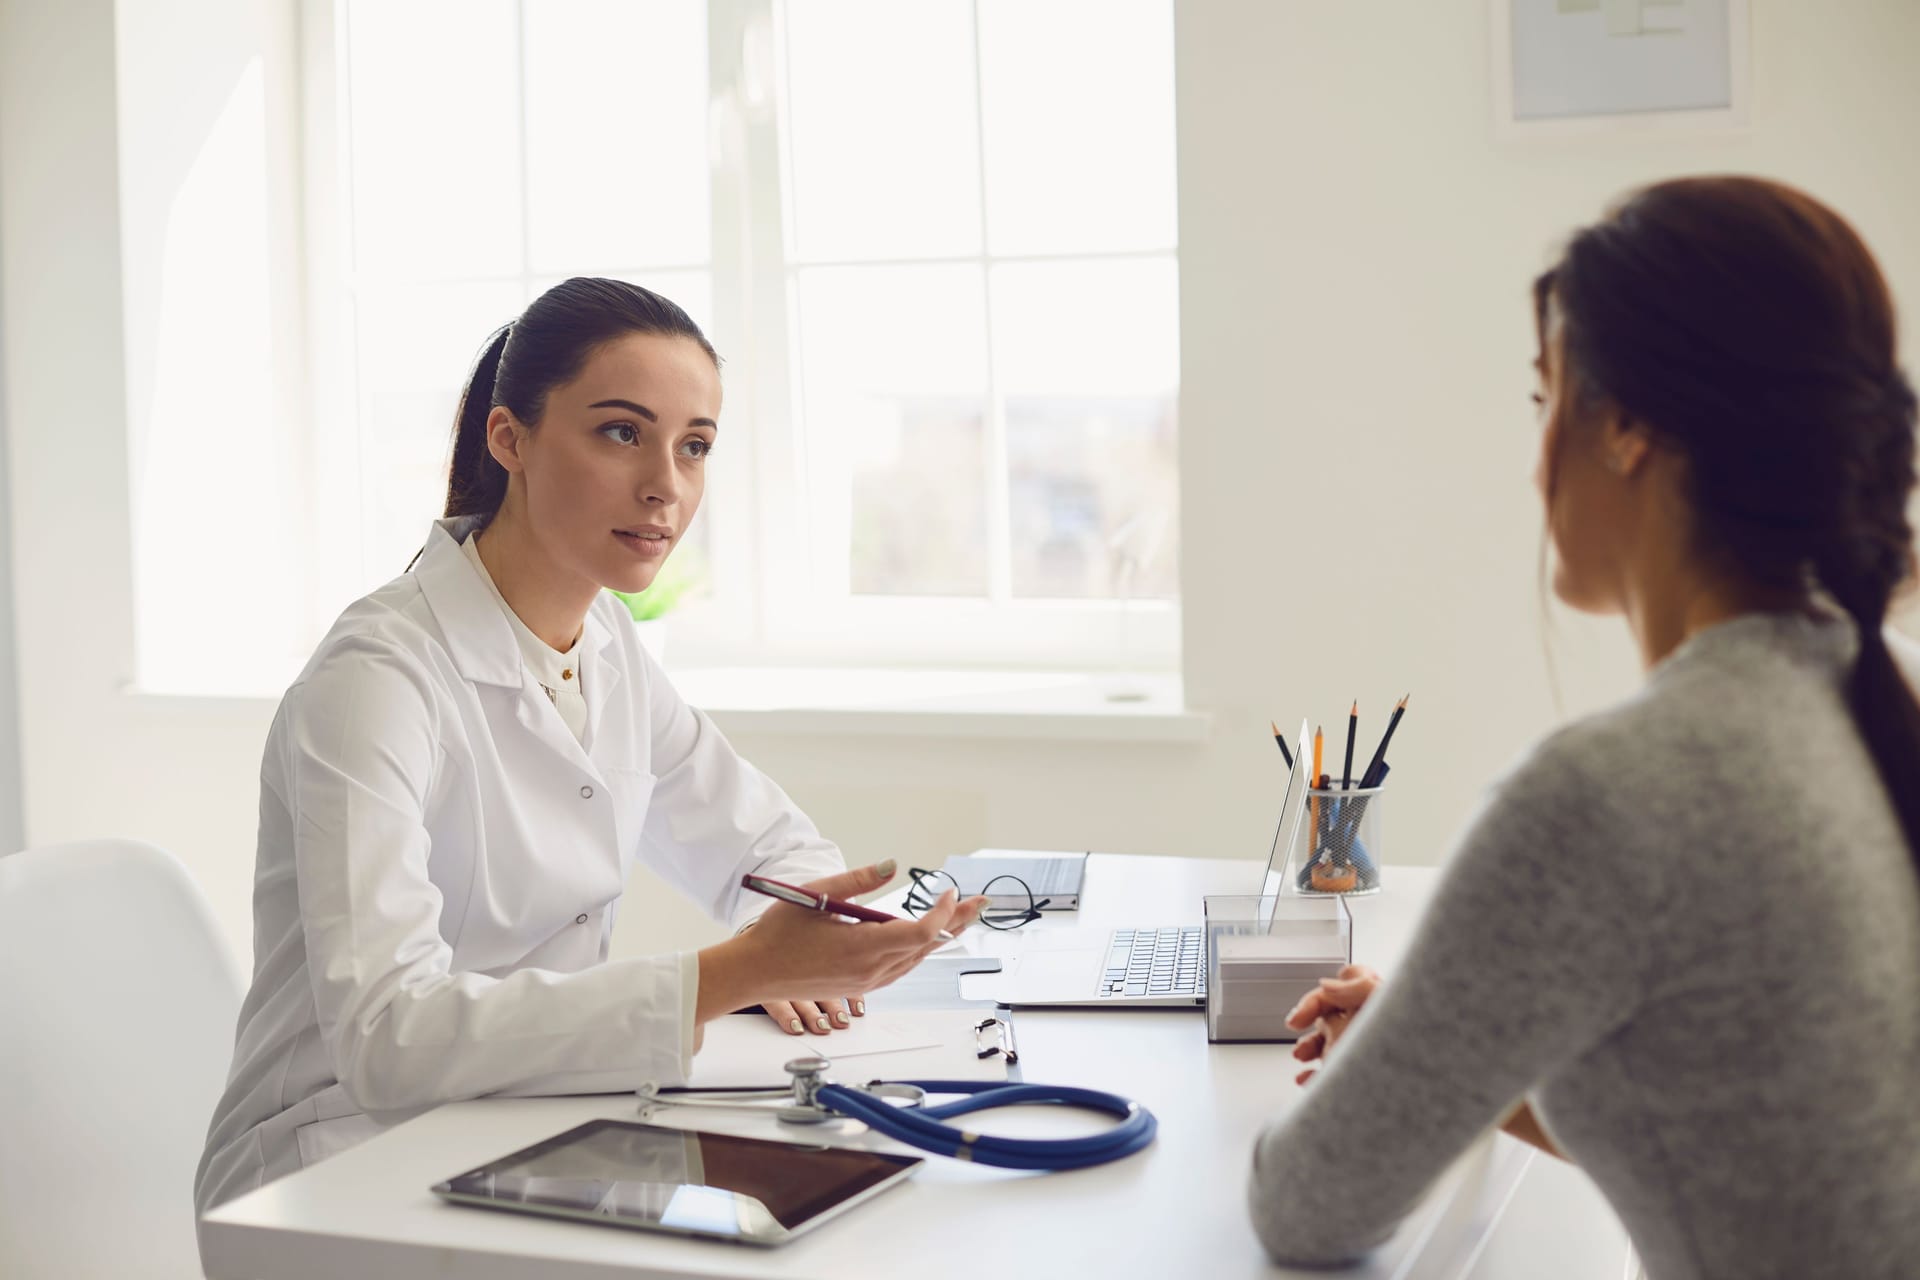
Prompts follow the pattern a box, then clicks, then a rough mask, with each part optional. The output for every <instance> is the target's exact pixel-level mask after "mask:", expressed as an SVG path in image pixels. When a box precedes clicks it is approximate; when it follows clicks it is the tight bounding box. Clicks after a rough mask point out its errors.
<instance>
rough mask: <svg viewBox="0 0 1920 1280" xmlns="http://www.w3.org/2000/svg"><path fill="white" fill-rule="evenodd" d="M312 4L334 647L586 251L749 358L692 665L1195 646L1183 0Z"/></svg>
mask: <svg viewBox="0 0 1920 1280" xmlns="http://www.w3.org/2000/svg"><path fill="white" fill-rule="evenodd" d="M304 35H305V38H304V41H303V48H304V51H305V52H304V78H305V83H304V85H303V93H302V102H303V106H304V116H305V128H304V131H303V142H302V145H303V150H304V155H305V171H306V184H305V189H306V199H307V202H306V209H305V217H304V219H303V240H304V243H305V246H306V264H307V266H306V275H307V280H306V289H307V294H308V299H309V305H308V308H307V317H308V319H307V324H306V329H307V333H306V343H307V346H308V348H309V352H308V354H309V357H310V358H309V361H308V365H307V368H308V371H309V378H308V385H309V387H310V389H311V394H310V395H309V397H308V400H309V402H310V405H311V410H312V413H313V421H312V422H311V423H310V424H307V425H306V426H305V427H304V428H303V429H302V431H301V437H302V444H301V448H302V450H303V453H304V456H305V458H306V461H305V463H304V464H303V465H304V466H305V469H306V474H307V475H308V476H309V477H310V485H311V493H310V495H308V497H307V501H306V502H305V503H304V504H296V505H301V506H302V509H301V510H299V511H296V512H294V513H292V514H291V515H290V516H289V519H290V520H293V519H301V520H305V521H306V524H307V527H306V528H304V530H303V531H302V533H301V537H302V538H303V539H304V541H305V543H306V544H307V545H310V546H311V548H312V552H311V554H310V556H309V557H308V559H307V562H306V563H305V564H304V565H303V567H302V570H301V572H303V573H304V574H306V575H307V578H308V579H310V586H309V589H307V590H305V591H303V592H302V593H300V597H301V599H303V600H304V601H307V602H309V605H308V607H309V609H310V614H311V616H308V617H305V618H302V619H300V620H299V622H298V624H297V629H298V630H300V631H301V632H302V637H301V639H302V646H304V645H306V644H310V643H311V642H312V640H313V639H314V638H317V636H318V633H319V631H320V629H321V628H322V627H324V625H325V624H326V622H327V621H328V620H329V619H330V618H331V617H332V615H333V613H334V612H336V611H337V610H338V608H340V607H341V606H342V605H344V604H345V603H346V602H347V601H349V600H350V599H352V598H353V597H354V596H356V595H358V594H361V593H363V592H365V591H366V590H369V589H370V588H371V587H373V586H374V585H377V584H378V583H380V582H382V581H385V580H386V579H387V578H389V577H391V576H392V575H393V574H395V573H397V572H399V571H400V569H401V568H403V567H404V566H405V564H406V563H407V561H408V559H409V557H411V555H412V554H413V552H414V550H415V549H417V547H418V546H419V545H420V542H421V539H422V537H423V535H424V533H425V531H426V529H427V526H428V522H429V521H430V520H431V519H432V517H433V516H434V515H435V514H437V512H438V510H439V507H440V504H441V502H442V500H443V497H444V484H445V480H444V477H445V467H446V461H447V446H448V431H449V427H450V424H451V420H452V416H453V411H454V407H455V403H456V401H457V398H458V395H459V392H460V389H461V386H462V384H463V383H464V380H465V376H466V373H467V369H468V366H469V364H470V363H471V361H472V359H473V357H474V355H475V354H476V352H477V351H478V349H479V348H480V346H481V345H482V343H483V342H484V341H485V340H486V338H487V337H488V335H489V334H490V333H491V332H492V331H493V330H494V329H495V328H496V327H497V326H499V325H500V324H503V323H505V322H506V321H507V320H509V319H511V318H512V317H513V316H514V315H515V314H516V313H517V312H518V311H519V310H520V309H521V308H522V307H524V306H525V305H526V303H527V302H528V301H529V300H530V299H531V298H533V297H534V296H536V295H537V294H538V293H539V292H540V291H541V290H543V289H545V288H546V287H548V286H549V285H551V284H553V283H554V282H556V281H558V280H560V279H562V278H564V277H565V276H568V275H576V274H590V275H609V276H617V277H621V278H624V279H628V280H633V281H636V282H638V283H641V284H644V285H647V286H648V287H650V288H654V289H657V290H659V291H660V292H662V293H665V294H667V295H668V296H670V297H672V298H673V299H675V300H676V301H678V302H679V303H681V304H682V305H683V306H685V307H686V308H687V310H688V311H689V312H691V313H692V314H693V316H694V317H695V319H696V320H698V321H700V322H701V323H702V325H703V326H705V327H706V328H707V329H708V332H709V334H710V336H711V337H712V338H713V340H714V342H715V344H716V346H717V347H718V348H719V349H720V351H721V353H722V355H723V356H724V357H725V359H726V362H727V363H726V369H725V373H724V380H725V386H726V406H725V410H724V412H723V415H722V419H721V421H722V430H721V433H720V447H719V449H718V450H717V451H716V453H715V455H714V460H713V462H712V464H711V465H710V467H709V472H708V477H709V479H708V498H707V505H706V507H705V508H704V509H703V511H702V514H701V515H700V517H699V519H698V520H697V521H696V523H695V525H694V533H693V535H692V536H691V537H690V539H689V544H688V545H687V546H685V547H683V549H682V551H681V552H680V553H678V554H679V555H681V556H684V557H686V559H687V562H688V564H689V566H690V567H691V568H693V569H694V571H695V572H696V573H697V574H699V576H700V577H701V579H702V586H701V588H700V589H699V591H698V593H697V595H696V598H695V599H694V600H693V602H692V603H691V604H687V605H683V606H682V607H681V609H680V610H679V611H678V612H676V614H675V615H674V622H673V626H674V629H675V640H674V644H673V650H674V653H675V655H676V657H677V658H678V659H679V660H680V661H683V662H701V663H705V662H722V663H724V662H766V661H776V662H813V661H832V662H849V661H850V662H860V663H891V664H900V665H912V664H941V665H948V664H955V663H967V664H1025V665H1049V666H1073V667H1102V666H1107V667H1111V666H1136V667H1140V666H1171V665H1172V664H1173V660H1174V658H1175V656H1176V655H1175V647H1176V645H1177V635H1178V620H1177V597H1178V568H1177V566H1178V547H1177V531H1178V527H1179V521H1178V512H1177V509H1176V503H1177V492H1178V484H1177V479H1178V476H1177V469H1176V421H1175V411H1176V403H1177V394H1176V393H1177V386H1178V377H1179V373H1178V348H1179V341H1178V327H1177V313H1178V306H1177V258H1176V249H1177V233H1176V218H1175V195H1174V134H1173V56H1172V37H1173V32H1172V13H1171V0H913V3H898V2H897V0H785V2H781V0H309V7H308V10H307V13H306V17H305V32H304ZM682 633H684V634H682ZM298 656H299V655H289V656H288V661H289V663H297V660H298ZM286 674H289V675H290V674H291V667H289V669H288V671H287V673H286Z"/></svg>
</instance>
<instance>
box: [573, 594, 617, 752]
mask: <svg viewBox="0 0 1920 1280" xmlns="http://www.w3.org/2000/svg"><path fill="white" fill-rule="evenodd" d="M612 643H613V635H612V633H610V632H609V631H608V630H607V627H606V624H605V623H603V622H601V621H600V619H599V618H597V617H595V616H594V613H593V611H592V610H589V611H588V612H587V620H586V623H585V625H584V626H583V627H582V629H581V633H580V665H581V667H582V669H583V671H584V672H585V673H586V675H587V678H586V679H585V680H583V681H582V682H581V684H582V686H583V687H582V689H581V692H582V693H583V694H585V695H586V699H587V727H586V731H585V732H584V733H583V734H582V735H581V745H582V746H584V747H585V748H586V751H587V754H589V755H591V754H592V753H593V748H594V744H595V743H596V742H597V741H598V740H599V733H600V726H601V724H602V722H603V720H604V718H605V717H604V712H605V710H606V706H607V702H608V701H609V700H610V699H611V698H612V697H613V693H614V690H615V689H617V688H618V687H619V685H620V668H619V667H618V666H617V665H615V664H614V663H613V662H610V661H609V660H608V659H607V655H606V653H605V649H606V647H607V646H608V645H609V644H612Z"/></svg>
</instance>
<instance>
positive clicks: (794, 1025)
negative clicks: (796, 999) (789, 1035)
mask: <svg viewBox="0 0 1920 1280" xmlns="http://www.w3.org/2000/svg"><path fill="white" fill-rule="evenodd" d="M787 1030H789V1031H791V1032H793V1034H795V1035H799V1034H800V1019H798V1018H795V1019H794V1020H793V1021H792V1022H789V1023H788V1024H787Z"/></svg>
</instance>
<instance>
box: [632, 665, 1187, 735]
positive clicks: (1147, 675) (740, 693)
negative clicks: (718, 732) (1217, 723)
mask: <svg viewBox="0 0 1920 1280" xmlns="http://www.w3.org/2000/svg"><path fill="white" fill-rule="evenodd" d="M670 674H671V676H672V679H673V683H674V687H675V688H676V689H678V690H679V691H680V695H681V696H682V697H684V698H685V699H686V700H687V701H688V702H690V703H692V704H693V705H694V706H696V707H699V708H700V709H701V710H702V711H705V712H706V713H707V714H708V715H710V716H712V717H713V720H714V723H716V724H718V725H719V726H720V728H721V729H722V730H723V731H724V732H727V733H730V734H731V733H774V734H804V735H808V736H818V735H823V734H834V735H839V734H870V735H890V736H899V737H944V738H1027V739H1056V740H1057V739H1071V740H1087V739H1097V740H1100V741H1106V742H1204V741H1206V738H1207V729H1208V725H1209V723H1210V719H1211V717H1209V716H1208V715H1206V714H1205V713H1204V712H1197V711H1189V710H1188V709H1187V707H1186V701H1185V697H1184V691H1183V688H1182V684H1181V680H1180V676H1179V675H1178V674H1177V673H1175V672H1100V673H1087V672H1046V671H910V670H892V669H845V668H817V667H730V668H718V667H709V668H687V669H676V670H673V671H672V672H670Z"/></svg>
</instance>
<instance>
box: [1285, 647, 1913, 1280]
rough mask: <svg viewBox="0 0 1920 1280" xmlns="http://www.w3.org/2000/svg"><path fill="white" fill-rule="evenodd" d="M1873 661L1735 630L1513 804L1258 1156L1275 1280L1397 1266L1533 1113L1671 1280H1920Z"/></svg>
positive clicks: (1907, 946) (1512, 777) (1902, 906)
mask: <svg viewBox="0 0 1920 1280" xmlns="http://www.w3.org/2000/svg"><path fill="white" fill-rule="evenodd" d="M1855 649H1856V646H1855V640H1854V632H1853V629H1852V627H1851V626H1850V625H1849V624H1847V623H1845V622H1842V621H1833V620H1825V621H1816V620H1812V619H1809V618H1804V617H1797V616H1786V615H1749V616H1745V617H1742V618H1739V619H1736V620H1734V621H1731V622H1727V623H1723V624H1721V625H1719V626H1715V627H1712V628H1710V629H1708V630H1706V631H1703V632H1701V633H1699V634H1697V635H1696V636H1694V637H1693V638H1691V639H1690V640H1688V641H1687V643H1686V644H1684V645H1683V646H1681V648H1680V649H1679V650H1678V651H1676V652H1675V653H1674V654H1673V655H1672V656H1670V657H1669V658H1668V659H1667V660H1666V661H1665V662H1663V663H1662V664H1661V665H1660V666H1659V667H1658V668H1656V669H1655V671H1654V672H1653V674H1652V676H1651V677H1650V679H1649V680H1648V682H1647V684H1646V686H1645V687H1644V689H1643V690H1642V691H1641V692H1640V693H1639V694H1638V695H1637V696H1636V697H1634V698H1633V699H1632V700H1631V701H1629V702H1627V703H1626V704H1625V705H1623V706H1620V707H1618V708H1616V709H1614V710H1612V711H1609V712H1606V713H1604V714H1601V715H1597V716H1594V717H1592V718H1590V719H1587V720H1584V721H1581V722H1579V723H1577V724H1574V725H1572V726H1571V727H1569V728H1567V729H1565V730H1563V731H1561V732H1559V733H1556V734H1555V735H1553V736H1552V737H1551V738H1549V739H1547V740H1546V741H1545V742H1544V743H1542V744H1541V745H1540V746H1539V748H1538V749H1536V750H1535V751H1534V752H1533V753H1532V754H1531V755H1529V756H1528V757H1527V758H1526V759H1525V760H1524V761H1523V762H1522V763H1521V764H1520V765H1519V766H1518V767H1517V768H1516V769H1514V770H1513V771H1512V772H1511V773H1509V774H1508V775H1507V776H1506V777H1505V778H1504V779H1503V780H1502V781H1501V783H1500V784H1499V785H1498V787H1497V788H1496V789H1495V791H1494V792H1493V794H1492V796H1491V797H1490V799H1489V801H1488V803H1487V804H1486V806H1485V807H1484V808H1483V809H1482V811H1481V812H1480V814H1479V816H1478V817H1477V819H1475V821H1474V822H1473V824H1472V825H1471V827H1470V828H1469V830H1468V832H1467V834H1466V836H1465V839H1464V841H1463V843H1462V844H1461V845H1460V846H1459V848H1458V849H1457V850H1456V851H1455V852H1454V854H1453V856H1452V858H1451V859H1450V860H1449V864H1448V867H1447V872H1446V875H1445V878H1444V880H1443V882H1442V885H1441V888H1440V889H1439V891H1438V894H1437V897H1436V898H1435V900H1434V902H1433V904H1432V907H1431V909H1430V910H1429V911H1428V913H1427V915H1426V916H1425V918H1424V919H1423V921H1422V923H1421V926H1420V928H1419V930H1418V932H1417V934H1416V936H1415V938H1414V941H1413V943H1412V944H1411V947H1410V949H1409V950H1408V952H1407V954H1406V958H1405V960H1404V961H1403V963H1402V965H1401V967H1400V969H1399V970H1398V971H1396V972H1394V973H1390V974H1386V975H1384V976H1385V978H1386V981H1385V983H1384V985H1383V986H1382V987H1381V988H1380V990H1379V991H1378V992H1377V993H1376V994H1375V996H1374V998H1373V999H1372V1000H1371V1001H1370V1002H1369V1004H1368V1005H1367V1007H1366V1008H1365V1009H1364V1010H1363V1011H1362V1012H1361V1014H1360V1015H1359V1016H1358V1017H1357V1018H1355V1020H1354V1023H1353V1026H1352V1028H1351V1029H1350V1031H1349V1033H1348V1034H1347V1035H1346V1036H1345V1037H1344V1038H1343V1039H1342V1040H1341V1042H1340V1043H1339V1045H1338V1046H1337V1047H1336V1048H1335V1050H1334V1052H1333V1054H1332V1058H1331V1061H1330V1062H1329V1063H1328V1065H1327V1067H1326V1069H1325V1070H1324V1071H1323V1072H1322V1073H1321V1075H1320V1078H1319V1079H1317V1080H1315V1081H1314V1082H1313V1083H1312V1085H1311V1086H1310V1087H1309V1088H1307V1089H1306V1090H1305V1091H1304V1093H1302V1094H1299V1095H1297V1097H1296V1100H1295V1101H1294V1104H1293V1106H1292V1108H1291V1109H1290V1110H1289V1111H1288V1112H1287V1113H1286V1114H1285V1115H1284V1116H1282V1117H1281V1118H1280V1119H1278V1120H1276V1121H1275V1122H1273V1123H1272V1124H1271V1125H1269V1126H1268V1128H1267V1129H1266V1130H1265V1131H1264V1132H1263V1133H1262V1134H1261V1135H1260V1137H1259V1139H1258V1141H1257V1143H1256V1145H1255V1149H1254V1160H1253V1176H1252V1183H1251V1189H1250V1197H1249V1198H1250V1201H1251V1208H1252V1214H1253V1222H1254V1226H1255V1229H1256V1231H1257V1232H1258V1234H1259V1236H1260V1239H1261V1240H1262V1241H1263V1242H1264V1243H1265V1244H1266V1246H1267V1249H1268V1251H1269V1252H1270V1253H1271V1254H1272V1255H1273V1256H1274V1257H1275V1258H1276V1259H1278V1260H1280V1261H1282V1262H1289V1263H1295V1264H1303V1263H1304V1264H1314V1263H1318V1264H1327V1263H1336V1262H1341V1261H1345V1260H1349V1259H1353V1258H1356V1257H1358V1256H1359V1255H1361V1254H1363V1253H1365V1252H1366V1251H1367V1250H1368V1249H1370V1248H1372V1247H1373V1246H1375V1245H1377V1244H1379V1243H1381V1242H1382V1241H1383V1240H1384V1239H1386V1238H1387V1236H1388V1235H1389V1234H1390V1233H1391V1232H1392V1230H1393V1228H1394V1227H1395V1226H1396V1225H1397V1224H1398V1222H1399V1221H1400V1219H1401V1218H1402V1217H1404V1216H1405V1214H1406V1213H1407V1212H1408V1211H1409V1210H1410V1209H1411V1208H1412V1207H1413V1206H1414V1205H1415V1204H1416V1203H1417V1202H1418V1200H1419V1198H1420V1196H1421V1195H1422V1193H1423V1192H1424V1191H1425V1190H1426V1189H1427V1188H1428V1186H1429V1185H1430V1184H1431V1183H1432V1181H1433V1180H1434V1179H1435V1178H1436V1177H1437V1176H1438V1175H1439V1174H1440V1173H1441V1172H1442V1171H1443V1170H1444V1169H1445V1167H1446V1166H1447V1165H1448V1163H1449V1162H1450V1161H1451V1160H1452V1159H1453V1158H1454V1157H1455V1156H1457V1155H1458V1154H1459V1153H1460V1152H1461V1151H1462V1150H1464V1149H1465V1148H1466V1147H1467V1146H1468V1145H1469V1144H1470V1143H1471V1142H1472V1141H1473V1140H1474V1139H1475V1138H1476V1137H1477V1136H1478V1135H1479V1134H1480V1133H1482V1132H1483V1131H1484V1130H1485V1129H1486V1128H1487V1127H1488V1126H1489V1125H1491V1124H1493V1123H1494V1122H1495V1121H1496V1120H1497V1119H1498V1118H1499V1117H1500V1116H1501V1115H1502V1114H1503V1113H1505V1112H1506V1111H1507V1110H1508V1108H1510V1107H1511V1106H1512V1105H1513V1104H1514V1103H1515V1102H1517V1101H1518V1100H1520V1099H1521V1098H1522V1097H1523V1096H1524V1097H1527V1098H1530V1099H1531V1101H1532V1103H1533V1106H1534V1109H1535V1112H1536V1114H1537V1115H1538V1116H1539V1118H1540V1120H1541V1123H1542V1124H1543V1125H1544V1126H1545V1128H1546V1129H1547V1131H1548V1133H1549V1134H1550V1136H1551V1137H1552V1138H1553V1140H1554V1142H1555V1143H1556V1144H1557V1145H1558V1146H1559V1147H1560V1149H1561V1150H1562V1151H1565V1152H1566V1153H1567V1154H1568V1156H1569V1157H1571V1158H1572V1159H1574V1160H1575V1161H1577V1162H1578V1163H1579V1165H1580V1166H1581V1168H1582V1169H1584V1170H1585V1171H1586V1172H1587V1173H1588V1174H1589V1175H1591V1177H1592V1178H1593V1180H1594V1182H1595V1183H1596V1184H1597V1185H1598V1186H1599V1188H1600V1190H1601V1191H1602V1192H1603V1193H1604V1194H1605V1195H1606V1197H1607V1199H1608V1200H1609V1201H1610V1202H1611V1203H1612V1205H1613V1207H1614V1208H1615V1210H1616V1211H1617V1212H1618V1213H1619V1215H1620V1217H1621V1220H1622V1221H1623V1222H1624V1223H1625V1224H1626V1227H1627V1230H1628V1232H1629V1234H1631V1236H1632V1237H1633V1241H1634V1244H1635V1246H1636V1247H1637V1248H1638V1249H1639V1251H1640V1255H1641V1258H1642V1260H1643V1261H1644V1262H1645V1264H1646V1267H1647V1270H1648V1273H1649V1275H1650V1276H1651V1277H1652V1278H1653V1280H1687V1278H1688V1277H1740V1278H1741V1280H1757V1278H1759V1277H1769V1276H1780V1277H1794V1278H1795V1280H1801V1278H1803V1277H1811V1276H1834V1277H1847V1278H1848V1280H1875V1278H1879V1277H1916V1276H1920V876H1916V873H1915V867H1914V862H1913V858H1912V855H1911V853H1910V852H1909V850H1908V847H1907V845H1906V843H1905V841H1904V839H1903V837H1902V834H1901V831H1900V827H1899V823H1898V820H1897V819H1896V817H1895V815H1894V813H1893V810H1892V807H1891V806H1890V805H1889V803H1888V801H1887V796H1886V792H1885V790H1884V788H1883V786H1882V784H1881V782H1880V779H1879V777H1878V776H1877V774H1876V773H1875V771H1874V768H1873V764H1872V761H1871V759H1870V758H1869V756H1868V754H1867V751H1866V748H1865V746H1864V745H1863V744H1862V742H1861V740H1860V738H1859V736H1858V734H1857V732H1856V730H1855V728H1854V725H1853V722H1852V719H1851V718H1850V716H1849V715H1848V712H1847V708H1846V705H1845V702H1844V698H1843V694H1842V681H1843V678H1844V675H1845V673H1846V672H1847V671H1848V670H1849V668H1850V665H1851V660H1852V656H1853V654H1854V652H1855Z"/></svg>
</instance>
